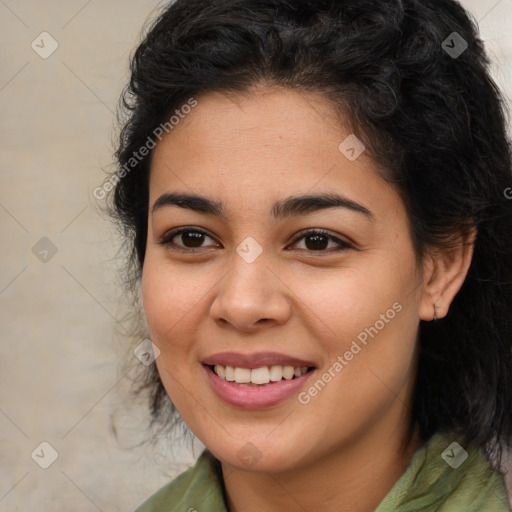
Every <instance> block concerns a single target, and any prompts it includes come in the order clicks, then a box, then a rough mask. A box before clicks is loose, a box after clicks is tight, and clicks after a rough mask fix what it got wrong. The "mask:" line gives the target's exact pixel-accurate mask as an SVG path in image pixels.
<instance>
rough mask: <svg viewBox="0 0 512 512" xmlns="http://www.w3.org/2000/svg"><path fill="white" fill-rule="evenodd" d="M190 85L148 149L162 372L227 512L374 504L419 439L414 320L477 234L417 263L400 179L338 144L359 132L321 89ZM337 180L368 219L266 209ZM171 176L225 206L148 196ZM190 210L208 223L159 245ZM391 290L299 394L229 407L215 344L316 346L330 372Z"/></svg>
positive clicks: (145, 288) (177, 184) (452, 285)
mask: <svg viewBox="0 0 512 512" xmlns="http://www.w3.org/2000/svg"><path fill="white" fill-rule="evenodd" d="M197 99H198V106H197V107H195V108H194V109H193V111H192V112H191V113H190V114H188V115H187V117H186V118H185V119H184V120H182V121H181V122H180V123H179V124H178V125H177V126H175V127H174V129H173V130H172V131H171V132H170V134H169V135H167V136H166V137H165V138H163V140H162V141H161V142H160V143H159V144H158V145H157V147H156V148H155V150H154V153H153V157H152V164H151V175H150V211H149V215H148V238H147V250H146V257H145V263H144V268H143V278H142V293H143V303H144V310H145V314H146V319H147V323H148V327H149V331H150V334H151V339H152V340H153V342H154V343H155V345H157V346H158V348H159V349H160V356H159V357H158V358H157V360H156V364H157V367H158V370H159V373H160V375H161V378H162V381H163V384H164V386H165V388H166V390H167V392H168V394H169V396H170V398H171V400H172V401H173V403H174V404H175V406H176V407H177V409H178V411H179V412H180V414H181V416H182V417H183V419H184V420H185V422H186V423H187V425H188V426H189V427H190V429H191V430H192V432H194V434H195V435H196V436H197V437H198V438H199V439H200V440H201V441H202V442H203V443H204V445H205V446H206V447H207V448H208V449H209V450H210V451H211V452H212V453H213V454H214V455H215V456H216V457H217V458H218V459H220V460H221V462H222V469H223V475H224V483H225V487H226V493H227V502H228V506H229V510H230V511H231V512H241V511H244V512H253V511H260V510H266V511H269V512H273V511H278V510H279V511H282V510H290V511H291V510H315V511H317V512H322V511H324V510H325V511H327V510H343V511H345V510H346V511H349V510H358V511H360V512H365V511H368V512H371V511H373V510H374V509H375V508H376V507H377V505H378V504H379V503H380V502H381V501H382V499H383V498H384V496H385V495H386V494H387V493H388V492H389V490H390V489H391V487H392V486H393V484H394V483H395V482H396V480H397V479H398V478H399V476H400V475H401V474H402V473H403V471H404V469H405V468H406V466H407V464H408V463H409V461H410V458H411V456H412V454H413V452H414V450H415V449H417V448H418V446H419V443H418V438H417V435H416V434H415V435H414V436H413V438H412V440H411V442H410V443H409V445H406V436H405V434H406V429H407V427H408V425H409V423H410V406H411V393H412V386H413V384H414V378H415V371H416V358H417V354H416V345H417V334H418V326H419V321H420V319H423V320H428V321H430V320H432V318H433V312H434V311H433V304H437V316H438V318H442V317H443V316H445V315H446V314H447V312H448V309H449V306H450V303H451V301H452V299H453V297H454V296H455V294H456V293H457V291H458V290H459V289H460V287H461V285H462V283H463V281H464V278H465V276H466V273H467V270H468V267H469V264H470V262H471V256H472V244H471V243H469V244H465V245H464V244H462V243H461V244H460V246H459V247H458V248H457V249H455V250H453V251H451V252H450V253H448V252H442V251H431V252H430V253H429V255H428V256H427V257H426V258H425V260H424V262H423V264H422V265H421V267H418V265H417V261H416V257H415V253H414V250H413V247H412V242H411V239H410V235H409V220H408V217H407V214H406V211H405V208H404V205H403V203H402V201H401V199H400V197H399V195H398V193H397V191H396V190H395V189H394V188H393V187H392V186H391V185H390V184H388V183H387V182H386V181H384V179H383V178H382V177H381V176H380V174H379V171H378V167H377V165H376V164H375V162H373V161H372V160H371V159H370V158H369V155H368V152H363V154H362V155H361V156H359V158H357V159H356V160H355V161H353V162H352V161H349V160H348V159H347V158H346V157H345V156H344V155H343V154H342V153H341V152H340V151H339V149H338V145H339V144H340V143H341V142H342V141H343V140H344V139H345V138H346V137H347V136H348V135H350V133H351V131H350V129H349V128H348V127H347V126H345V124H346V123H340V121H339V118H338V117H335V115H334V113H333V108H332V107H331V106H330V104H329V103H328V102H327V100H326V99H324V98H323V97H322V96H321V95H319V94H314V93H298V92H296V91H291V90H287V89H279V88H260V89H258V90H255V91H253V93H251V94H246V95H236V96H235V95H230V96H229V97H228V96H226V95H222V94H219V93H209V94H206V95H204V96H201V97H198V98H197ZM333 191H334V192H337V193H339V194H343V195H344V196H346V197H348V198H350V199H351V200H353V201H356V202H357V203H360V204H361V205H364V206H365V207H366V208H368V209H369V210H371V212H372V214H373V220H371V219H369V218H368V217H367V216H365V215H363V214H361V213H359V212H355V211H351V210H349V209H347V208H329V209H324V210H320V211H316V212H313V213H308V214H303V215H294V216H291V217H287V218H283V219H280V220H278V221H276V220H275V219H273V218H272V216H271V215H270V210H271V206H272V204H273V203H274V202H275V201H278V200H283V199H285V198H288V197H289V196H295V195H303V194H313V193H321V192H333ZM169 192H174V193H187V194H200V195H204V196H208V197H209V198H212V199H214V200H216V201H221V202H222V203H223V205H224V207H225V209H226V211H227V212H228V214H229V219H228V220H223V219H221V218H219V217H215V216H213V215H210V214H204V213H198V212H195V211H191V210H187V209H184V208H180V207H177V206H165V207H163V208H158V209H156V210H155V211H154V212H153V211H152V205H153V204H154V202H155V201H156V200H157V198H158V197H160V195H161V194H164V193H169ZM184 226H186V227H190V228H194V229H195V230H197V229H201V230H203V231H206V232H207V236H205V237H204V239H203V241H202V242H199V243H197V244H193V243H192V244H191V243H190V240H189V239H187V238H186V237H185V239H183V238H182V236H181V235H178V236H176V237H174V238H173V242H174V244H175V245H174V249H173V246H172V245H171V243H169V244H168V245H162V244H159V241H160V240H161V238H162V237H163V236H164V235H165V234H166V233H168V232H169V231H170V230H171V229H173V228H179V227H184ZM309 228H316V229H324V230H327V231H329V233H330V234H331V235H332V236H335V237H337V238H338V239H340V240H343V241H347V242H350V243H352V244H353V248H348V249H346V248H345V249H342V250H337V249H338V248H339V247H340V246H339V245H338V244H337V243H336V242H335V241H329V240H328V239H323V240H324V242H325V245H324V246H322V248H321V249H320V250H316V251H315V250H313V249H314V247H315V246H314V245H313V244H312V243H311V240H310V239H309V242H308V238H300V236H301V232H302V231H303V230H305V229H309ZM194 229H191V230H192V231H193V230H194ZM297 235H299V236H297ZM249 236H250V237H253V238H254V239H255V240H256V241H257V242H258V243H259V245H260V246H261V248H262V250H263V252H262V254H261V255H260V256H259V257H258V258H257V259H256V261H254V262H253V263H250V264H249V263H247V262H246V261H244V259H242V258H241V257H240V256H239V254H238V253H237V252H236V248H237V247H238V246H239V245H240V244H241V242H242V241H243V240H244V239H245V238H246V237H249ZM469 242H471V240H470V241H469ZM327 243H328V245H327ZM185 244H188V245H185ZM179 247H181V248H184V249H185V250H186V249H187V247H188V251H189V252H179V251H178V250H176V249H177V248H179ZM194 251H195V252H194ZM395 303H399V304H400V305H401V306H402V309H401V311H400V312H399V313H397V314H396V316H395V318H393V319H392V320H390V321H389V322H388V323H386V324H385V327H384V328H382V329H381V330H380V331H379V333H378V335H376V336H375V337H374V338H373V339H371V338H369V342H368V344H367V345H366V346H364V348H363V349H362V350H361V351H360V352H359V353H358V354H357V355H356V356H354V358H353V359H352V360H351V361H349V362H348V364H347V365H346V366H344V368H343V370H342V371H340V372H338V373H337V374H336V377H335V378H333V379H332V380H331V382H329V383H328V384H327V385H326V386H325V388H324V389H322V391H321V392H319V393H318V394H317V395H316V396H314V397H313V398H311V401H310V402H309V403H308V404H306V405H304V404H302V403H300V402H299V401H298V399H297V397H296V396H293V397H291V398H290V399H287V400H286V401H284V402H282V403H280V404H278V405H276V406H272V407H269V408H264V409H260V410H246V409H241V408H236V407H233V406H231V405H227V404H226V403H224V402H223V401H221V400H220V399H219V398H218V397H217V395H216V394H215V393H214V392H213V390H212V389H211V387H210V384H209V382H208V380H207V378H206V375H205V372H204V369H203V367H202V365H201V361H202V360H203V359H204V358H205V357H207V356H211V355H212V354H215V353H218V352H224V351H235V352H242V353H245V354H252V353H255V352H259V351H276V352H280V353H283V354H288V355H292V356H296V357H300V358H303V359H306V360H310V361H313V362H314V363H315V366H316V368H317V371H318V373H319V375H322V374H323V373H324V372H327V371H328V370H329V368H332V365H333V363H334V362H335V361H336V358H337V356H339V355H343V354H344V353H345V352H346V351H347V350H349V348H350V345H351V343H352V341H353V340H355V339H356V338H357V336H358V334H360V333H361V332H362V331H363V330H364V329H365V328H368V327H370V326H374V325H375V323H376V321H377V320H379V319H380V318H381V315H382V314H384V313H385V312H386V311H387V310H388V309H389V308H391V307H392V305H393V304H395ZM315 380H316V379H313V381H315ZM308 387H309V385H308V386H307V388H308ZM307 388H306V390H307ZM248 442H250V443H252V444H253V445H254V446H255V447H256V448H257V452H258V454H259V455H258V457H259V459H258V460H257V461H256V463H254V464H251V465H250V466H248V465H247V464H246V463H244V462H243V461H242V460H241V459H240V458H239V457H238V453H239V452H240V450H242V449H244V447H246V444H247V443H248ZM245 449H247V448H245Z"/></svg>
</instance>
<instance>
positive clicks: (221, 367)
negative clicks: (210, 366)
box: [215, 364, 226, 379]
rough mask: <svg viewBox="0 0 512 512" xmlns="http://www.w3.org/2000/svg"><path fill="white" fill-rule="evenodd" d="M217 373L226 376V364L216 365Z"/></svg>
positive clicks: (221, 376)
mask: <svg viewBox="0 0 512 512" xmlns="http://www.w3.org/2000/svg"><path fill="white" fill-rule="evenodd" d="M215 373H216V374H217V375H218V376H219V377H220V378H221V379H224V378H226V369H225V368H224V366H221V365H220V364H216V365H215Z"/></svg>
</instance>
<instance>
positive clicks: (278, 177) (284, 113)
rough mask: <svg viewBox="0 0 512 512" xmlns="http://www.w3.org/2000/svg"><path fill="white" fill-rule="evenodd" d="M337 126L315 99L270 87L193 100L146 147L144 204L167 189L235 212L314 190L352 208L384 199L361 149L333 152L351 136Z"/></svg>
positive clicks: (329, 108)
mask: <svg viewBox="0 0 512 512" xmlns="http://www.w3.org/2000/svg"><path fill="white" fill-rule="evenodd" d="M340 119H341V121H340ZM342 121H343V118H340V114H339V112H338V111H336V110H335V109H334V107H333V105H332V104H331V103H330V102H329V101H328V100H327V99H325V98H324V97H323V96H321V95H320V94H310V93H303V92H297V91H293V90H288V89H270V90H263V91H259V92H256V93H251V94H247V95H241V94H238V95H232V94H230V95H228V94H221V93H209V94H206V95H203V96H200V97H198V98H197V106H196V107H195V108H194V109H193V110H192V111H191V112H190V113H189V114H187V115H186V116H184V118H183V119H181V120H180V122H179V123H178V124H177V125H175V126H174V128H173V129H172V130H171V132H170V133H169V134H167V135H165V136H164V137H163V139H162V141H161V142H159V143H158V144H157V147H156V148H155V150H154V154H153V157H152V166H151V178H150V204H151V205H153V204H154V202H155V201H156V200H157V199H158V197H160V195H161V194H164V193H169V192H173V191H175V190H179V191H180V192H181V193H189V194H196V195H202V196H209V197H212V198H221V199H222V202H223V203H224V204H225V203H233V204H235V203H236V204H238V206H239V207H240V208H242V209H244V208H245V209H247V208H250V207H252V206H254V204H255V203H259V204H261V203H263V202H265V203H267V202H268V200H269V199H270V198H272V199H273V201H272V204H275V201H276V200H277V199H278V198H279V199H282V198H285V197H288V196H291V195H305V194H307V193H309V192H316V191H320V190H321V191H322V192H326V191H333V192H337V193H339V194H342V195H343V196H345V197H347V198H349V199H353V200H354V201H357V202H360V203H365V202H366V203H368V202H369V200H370V198H371V197H372V195H373V196H374V197H375V198H378V197H379V196H380V197H381V199H382V198H384V197H385V196H386V194H383V188H385V187H387V188H390V187H389V185H388V184H387V183H386V182H385V181H384V180H383V179H382V178H381V177H380V174H379V172H380V171H379V169H378V167H377V166H376V164H375V162H374V161H373V160H372V159H371V158H369V156H368V155H367V154H365V152H364V150H363V152H362V154H361V155H360V156H359V157H358V158H357V159H355V160H350V159H348V158H347V156H346V155H345V154H343V153H342V151H341V150H340V144H341V143H343V141H345V140H346V139H347V137H354V136H353V134H351V131H350V128H349V126H348V123H343V122H342ZM350 140H352V139H350ZM363 148H364V147H363ZM356 149H360V148H356ZM389 192H393V191H392V190H388V191H387V193H389ZM365 196H366V198H365ZM252 198H254V199H255V202H252V201H251V199H252ZM228 213H229V212H228Z"/></svg>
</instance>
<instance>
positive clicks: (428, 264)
mask: <svg viewBox="0 0 512 512" xmlns="http://www.w3.org/2000/svg"><path fill="white" fill-rule="evenodd" d="M476 235H477V231H476V228H474V227H473V228H471V230H470V232H469V233H468V235H467V236H466V237H462V236H461V237H460V239H459V241H458V243H457V245H456V246H455V247H451V248H450V249H434V250H433V251H432V252H430V253H429V254H427V255H426V256H425V260H424V265H423V296H422V300H421V303H420V311H419V315H420V318H421V319H422V320H427V321H430V320H433V319H434V305H435V311H436V313H437V318H444V317H445V316H446V315H447V314H448V310H449V308H450V305H451V303H452V301H453V299H454V297H455V295H457V292H458V291H459V290H460V288H461V286H462V284H463V283H464V280H465V279H466V275H467V273H468V270H469V266H470V265H471V260H472V258H473V249H474V244H475V240H476Z"/></svg>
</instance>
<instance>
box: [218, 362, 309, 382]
mask: <svg viewBox="0 0 512 512" xmlns="http://www.w3.org/2000/svg"><path fill="white" fill-rule="evenodd" d="M211 369H212V370H213V371H214V372H215V374H216V375H217V376H219V377H220V378H221V379H223V380H225V381H227V382H233V383H236V384H247V385H249V386H264V385H266V384H269V383H274V382H280V381H282V380H293V379H295V378H298V377H300V376H301V375H305V374H306V373H307V372H308V371H310V370H312V369H313V368H311V367H307V366H302V367H293V366H280V365H273V366H261V367H259V368H253V369H250V368H240V367H233V366H223V365H220V364H216V365H214V366H212V367H211Z"/></svg>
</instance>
